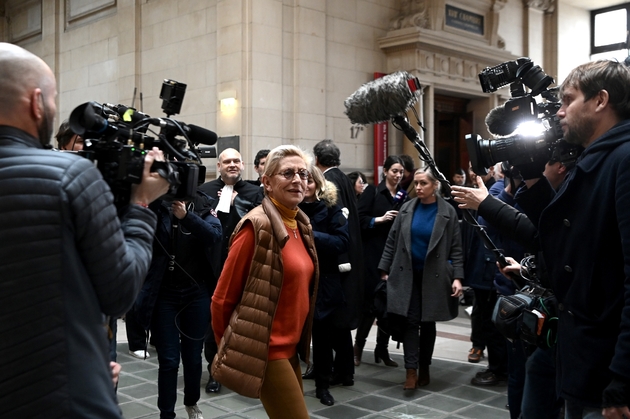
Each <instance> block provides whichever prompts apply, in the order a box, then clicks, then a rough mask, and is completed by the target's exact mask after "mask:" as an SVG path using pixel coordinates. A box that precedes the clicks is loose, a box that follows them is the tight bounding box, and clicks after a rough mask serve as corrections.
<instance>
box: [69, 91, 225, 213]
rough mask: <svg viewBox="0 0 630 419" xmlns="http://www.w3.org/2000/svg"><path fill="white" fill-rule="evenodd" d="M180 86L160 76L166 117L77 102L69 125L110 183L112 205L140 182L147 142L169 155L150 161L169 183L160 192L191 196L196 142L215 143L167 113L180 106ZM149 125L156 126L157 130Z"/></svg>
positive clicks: (199, 179)
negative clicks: (162, 80)
mask: <svg viewBox="0 0 630 419" xmlns="http://www.w3.org/2000/svg"><path fill="white" fill-rule="evenodd" d="M185 92H186V85H185V84H183V83H180V82H177V81H174V80H169V79H166V80H164V82H163V84H162V90H161V92H160V99H162V110H163V111H164V112H165V113H166V115H167V117H166V118H151V117H150V116H149V115H147V114H145V113H142V112H138V111H137V110H136V109H134V108H131V107H127V106H124V105H111V104H108V103H105V104H100V103H97V102H87V103H84V104H82V105H79V106H77V107H76V108H75V109H74V110H73V111H72V113H71V114H70V128H71V130H72V131H73V132H74V133H75V134H77V135H79V136H80V137H81V138H83V139H84V141H85V143H84V146H83V149H82V150H81V151H79V154H81V155H82V156H84V157H87V158H88V159H90V160H92V161H94V162H95V163H96V164H97V167H98V169H99V170H100V171H101V173H102V175H103V178H104V179H105V181H106V182H107V184H108V185H109V186H110V187H111V188H112V192H113V193H114V202H115V203H116V205H119V204H120V203H124V202H126V201H127V199H128V197H129V193H130V188H131V185H133V184H137V183H139V182H140V179H141V176H140V175H141V172H142V170H141V169H142V166H143V162H144V157H145V154H146V150H149V149H151V148H152V147H157V148H159V149H160V150H162V151H163V152H164V153H165V156H166V158H167V159H168V162H166V163H158V164H154V165H153V166H152V167H151V170H152V171H155V172H157V173H159V174H160V176H162V177H164V178H165V179H167V180H168V182H169V184H170V188H169V191H168V194H167V195H165V196H163V197H162V198H163V199H167V200H182V201H183V200H191V199H193V198H194V197H195V191H196V190H197V185H199V184H201V183H203V182H204V180H205V173H206V172H205V166H203V164H202V162H201V158H200V155H199V149H198V148H197V146H198V144H200V143H202V144H207V145H214V144H215V143H216V142H217V135H216V134H215V133H214V132H212V131H209V130H207V129H205V128H201V127H198V126H196V125H192V124H186V123H183V122H180V121H176V120H174V119H171V118H170V115H173V114H177V113H179V112H180V110H181V105H182V102H183V99H184V94H185ZM151 126H157V127H159V128H160V131H159V133H154V132H153V131H152V130H151V128H150V127H151ZM148 133H153V134H154V136H151V135H149V134H148Z"/></svg>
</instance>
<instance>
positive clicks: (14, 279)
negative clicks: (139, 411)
mask: <svg viewBox="0 0 630 419" xmlns="http://www.w3.org/2000/svg"><path fill="white" fill-rule="evenodd" d="M113 199H114V197H113V195H112V194H111V192H110V189H109V187H108V186H107V184H106V183H105V182H104V181H103V178H102V176H101V174H100V173H99V172H98V170H97V169H96V167H95V166H94V164H93V163H92V162H90V161H89V160H88V159H85V158H83V157H79V156H77V155H73V154H70V153H62V152H57V151H51V150H43V149H42V146H41V145H40V144H39V141H38V140H37V139H36V138H33V137H32V136H30V135H28V134H27V133H25V132H23V131H20V130H18V129H16V128H12V127H7V126H0V371H2V373H1V377H2V378H0V406H1V407H2V408H1V409H0V418H46V419H55V418H60V419H61V418H63V419H66V418H98V419H114V418H119V419H120V418H122V414H121V413H120V408H119V407H118V405H117V402H116V394H115V392H114V386H113V383H112V374H111V369H110V366H109V344H108V341H107V332H106V330H105V326H104V317H103V314H107V315H111V316H119V315H122V314H124V313H125V312H126V311H127V310H129V308H130V307H131V305H132V304H133V302H134V300H135V299H136V295H137V294H138V291H139V290H140V287H141V286H142V281H143V279H144V277H145V275H146V273H147V270H148V268H149V263H150V262H151V245H152V242H153V232H154V231H155V223H156V218H155V215H154V214H153V213H152V212H151V211H150V210H148V209H146V208H142V207H140V206H138V205H130V206H128V207H127V208H126V209H123V210H121V212H120V219H119V217H118V215H117V212H116V208H115V207H114V205H113Z"/></svg>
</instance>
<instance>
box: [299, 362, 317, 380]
mask: <svg viewBox="0 0 630 419" xmlns="http://www.w3.org/2000/svg"><path fill="white" fill-rule="evenodd" d="M314 367H315V364H310V365H309V366H308V368H306V371H305V372H304V374H302V379H303V380H314V379H315V368H314Z"/></svg>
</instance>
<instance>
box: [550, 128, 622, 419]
mask: <svg viewBox="0 0 630 419" xmlns="http://www.w3.org/2000/svg"><path fill="white" fill-rule="evenodd" d="M629 208H630V120H627V121H623V122H621V123H619V124H617V125H616V126H615V127H613V128H612V129H611V130H609V131H608V132H607V133H605V134H604V135H603V136H601V137H600V138H599V139H597V140H596V141H595V142H594V143H592V144H591V145H590V146H589V147H587V148H586V150H584V152H583V153H582V155H581V156H580V158H579V159H578V162H577V164H576V167H575V168H573V169H572V170H571V171H570V172H569V174H568V175H567V177H566V179H565V181H564V184H563V185H562V187H561V188H560V190H559V191H558V193H557V194H556V196H555V198H554V199H553V200H552V201H551V203H550V204H549V205H548V206H547V207H546V208H545V209H544V211H543V212H542V215H541V217H540V224H539V228H538V230H539V234H540V236H541V246H542V250H543V253H544V257H545V262H546V265H547V269H548V271H549V277H550V279H551V281H552V287H553V290H554V292H555V294H556V297H557V298H558V303H559V310H560V311H559V316H558V317H559V322H558V362H557V371H558V380H557V384H558V395H559V396H561V397H563V398H565V399H569V400H573V401H577V402H579V403H582V404H586V405H591V406H593V407H599V406H600V405H601V402H602V391H603V390H604V388H605V387H606V386H607V385H608V384H609V383H610V381H611V379H612V377H613V374H615V375H616V376H617V377H619V378H621V379H622V380H624V381H625V382H627V383H630V210H629ZM626 402H627V403H630V400H626Z"/></svg>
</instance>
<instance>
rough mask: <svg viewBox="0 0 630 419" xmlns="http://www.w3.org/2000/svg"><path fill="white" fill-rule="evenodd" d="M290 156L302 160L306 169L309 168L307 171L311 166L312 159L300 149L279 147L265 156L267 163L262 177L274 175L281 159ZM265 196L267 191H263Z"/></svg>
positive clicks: (289, 146) (292, 146)
mask: <svg viewBox="0 0 630 419" xmlns="http://www.w3.org/2000/svg"><path fill="white" fill-rule="evenodd" d="M291 156H297V157H300V158H301V159H302V160H304V163H306V167H307V168H309V170H310V168H311V166H312V165H313V159H312V157H311V156H310V155H308V154H307V153H306V152H305V151H304V150H302V149H301V148H300V147H297V146H294V145H290V144H285V145H280V146H278V147H276V148H274V149H273V150H271V151H270V152H269V154H267V161H266V163H265V171H264V173H263V176H266V177H271V176H273V175H275V174H276V172H277V171H278V166H280V162H281V161H282V159H284V158H286V157H291ZM266 194H267V190H266V189H265V195H266Z"/></svg>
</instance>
